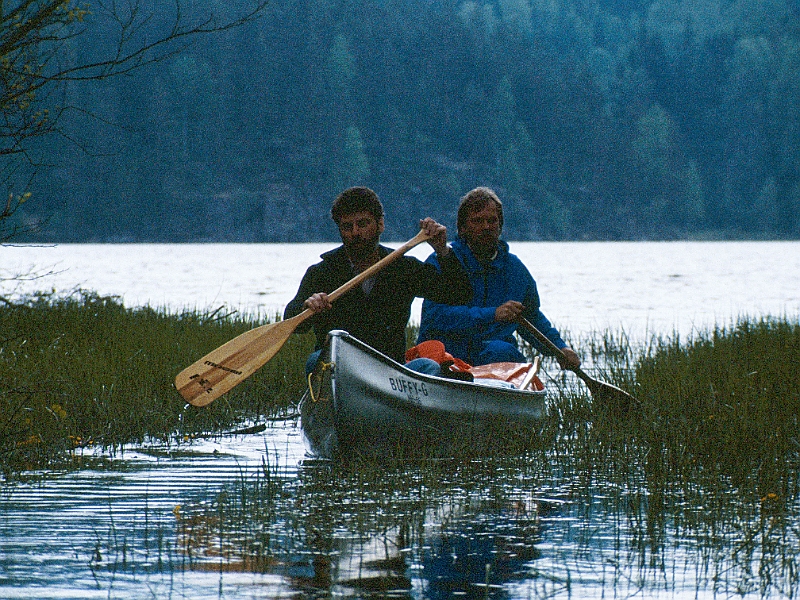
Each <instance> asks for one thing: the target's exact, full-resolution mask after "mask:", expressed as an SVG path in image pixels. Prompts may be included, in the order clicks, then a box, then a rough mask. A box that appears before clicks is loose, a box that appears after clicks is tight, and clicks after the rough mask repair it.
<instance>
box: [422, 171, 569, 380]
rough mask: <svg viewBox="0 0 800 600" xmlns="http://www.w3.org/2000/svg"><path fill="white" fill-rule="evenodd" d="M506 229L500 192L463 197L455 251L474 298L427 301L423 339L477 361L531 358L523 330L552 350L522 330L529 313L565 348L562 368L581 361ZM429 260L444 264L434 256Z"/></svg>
mask: <svg viewBox="0 0 800 600" xmlns="http://www.w3.org/2000/svg"><path fill="white" fill-rule="evenodd" d="M502 229H503V204H502V203H501V202H500V199H499V198H498V197H497V194H495V193H494V191H492V190H491V189H489V188H485V187H479V188H476V189H474V190H472V191H471V192H469V193H468V194H466V195H465V196H464V197H463V198H462V199H461V203H460V204H459V208H458V239H457V240H456V241H455V242H453V244H452V252H453V254H455V255H456V256H457V257H458V259H459V261H460V262H461V263H462V264H463V265H464V268H465V269H466V270H467V273H468V274H469V278H470V281H471V282H472V290H473V296H472V302H471V303H468V304H465V305H462V306H447V305H444V304H441V303H439V302H437V301H436V300H435V299H431V300H425V302H423V304H422V320H421V322H420V330H419V338H418V340H417V342H418V343H419V342H424V341H426V340H440V341H441V342H442V343H444V346H445V349H446V350H447V352H449V353H450V354H452V355H453V356H455V357H457V358H460V359H461V360H463V361H465V362H468V363H470V364H472V365H485V364H489V363H494V362H525V357H524V356H523V355H522V353H521V352H520V351H519V349H518V347H517V340H516V339H515V338H514V332H515V331H517V332H518V333H519V335H521V336H522V337H523V338H524V339H526V340H527V341H529V342H530V343H531V344H532V345H533V347H534V348H536V349H537V350H539V351H540V352H542V353H543V354H549V352H548V350H547V349H546V348H545V347H543V345H542V344H541V343H540V342H539V341H538V340H536V338H534V337H533V335H531V334H530V333H529V332H528V331H527V330H526V329H517V322H516V319H517V317H518V316H519V315H523V316H524V317H525V318H526V319H528V320H529V321H530V322H531V323H533V325H534V326H535V327H536V328H537V329H538V330H539V331H541V332H542V333H544V334H545V335H546V336H547V337H548V338H549V339H550V341H552V342H553V343H554V344H555V345H556V346H557V347H558V348H560V349H561V350H562V351H563V352H564V354H565V356H566V360H565V361H564V362H562V364H561V366H562V367H565V368H566V367H570V366H573V367H577V366H579V365H580V363H581V361H580V358H579V357H578V355H577V354H576V353H575V352H574V351H573V350H572V349H571V348H569V347H568V346H567V344H566V343H565V342H564V340H562V339H561V336H560V334H559V332H558V330H557V329H556V328H555V327H553V326H552V325H551V324H550V321H549V320H548V319H547V317H545V316H544V314H543V313H542V311H541V310H539V292H538V291H537V289H536V282H535V281H534V280H533V277H532V276H531V274H530V272H529V271H528V269H527V268H526V267H525V265H524V264H523V263H522V261H521V260H520V259H519V258H517V256H515V255H514V254H511V253H510V252H509V251H508V244H507V243H506V242H504V241H502V240H501V239H500V232H501V231H502ZM426 262H428V263H429V264H431V265H434V266H435V265H437V264H438V261H437V258H436V256H434V255H431V256H430V257H429V258H428V260H427V261H426ZM560 362H561V361H560Z"/></svg>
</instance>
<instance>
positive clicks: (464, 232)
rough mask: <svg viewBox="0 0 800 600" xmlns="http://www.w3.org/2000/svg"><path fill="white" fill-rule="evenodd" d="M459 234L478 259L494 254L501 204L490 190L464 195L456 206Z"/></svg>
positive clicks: (500, 223) (501, 209)
mask: <svg viewBox="0 0 800 600" xmlns="http://www.w3.org/2000/svg"><path fill="white" fill-rule="evenodd" d="M457 224H458V235H459V237H461V238H462V239H463V240H464V241H465V242H466V243H467V245H468V246H469V247H470V249H471V250H472V251H473V252H474V253H475V255H476V256H477V257H478V258H479V259H484V258H491V257H492V256H493V255H494V253H495V252H496V251H497V243H498V242H499V240H500V232H501V231H502V230H503V203H502V202H500V198H498V197H497V194H495V193H494V191H493V190H491V189H489V188H487V187H478V188H475V189H474V190H472V191H470V192H467V194H466V195H465V196H464V197H463V198H461V202H460V203H459V205H458V221H457Z"/></svg>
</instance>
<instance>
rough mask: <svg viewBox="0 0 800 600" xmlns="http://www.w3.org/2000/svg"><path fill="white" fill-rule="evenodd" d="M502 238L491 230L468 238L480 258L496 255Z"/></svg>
mask: <svg viewBox="0 0 800 600" xmlns="http://www.w3.org/2000/svg"><path fill="white" fill-rule="evenodd" d="M499 241H500V238H499V237H498V236H497V235H496V234H495V233H493V232H491V231H484V232H483V233H480V234H478V235H476V236H470V239H468V240H467V245H468V246H469V248H470V250H472V253H473V254H475V256H476V258H478V259H479V260H485V259H488V258H491V257H492V256H494V253H495V252H497V244H498V242H499Z"/></svg>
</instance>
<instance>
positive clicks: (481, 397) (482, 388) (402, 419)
mask: <svg viewBox="0 0 800 600" xmlns="http://www.w3.org/2000/svg"><path fill="white" fill-rule="evenodd" d="M544 413H545V392H544V391H543V390H526V391H522V390H517V389H511V388H499V387H494V386H490V385H484V384H482V383H473V382H465V381H456V380H452V379H447V378H443V377H435V376H430V375H424V374H421V373H417V372H415V371H411V370H410V369H407V368H406V367H405V366H403V365H401V364H399V363H397V362H395V361H393V360H391V359H390V358H388V357H387V356H385V355H383V354H381V353H380V352H378V351H376V350H374V349H373V348H371V347H369V346H367V345H366V344H364V343H363V342H360V341H359V340H357V339H355V338H353V337H352V336H350V335H349V334H348V333H346V332H344V331H332V332H331V333H330V335H329V337H328V342H327V344H326V347H325V348H324V349H323V352H322V354H321V356H320V361H319V363H318V364H317V368H316V369H315V371H314V373H313V374H312V376H311V386H310V391H307V392H306V394H305V396H304V397H303V400H302V402H301V423H302V427H303V432H304V434H305V437H306V439H307V441H308V442H309V445H310V447H311V450H312V452H314V453H315V454H317V455H320V456H324V457H332V456H334V455H336V454H340V453H342V452H347V453H350V452H353V451H355V452H357V453H372V452H380V453H385V452H386V451H391V452H403V453H409V454H412V453H413V454H418V453H423V454H427V453H435V454H439V453H441V452H442V451H444V452H447V453H452V452H463V451H467V452H477V453H483V452H485V451H487V450H489V451H491V450H494V449H499V448H501V447H507V446H510V445H512V444H513V445H519V444H520V443H522V444H525V443H528V442H530V441H532V440H534V439H536V438H537V437H538V434H539V431H540V428H541V422H542V418H543V416H544Z"/></svg>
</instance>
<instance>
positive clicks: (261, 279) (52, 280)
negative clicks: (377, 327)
mask: <svg viewBox="0 0 800 600" xmlns="http://www.w3.org/2000/svg"><path fill="white" fill-rule="evenodd" d="M332 247H333V244H186V245H158V244H145V245H128V244H118V245H112V244H99V245H96V244H86V245H69V244H68V245H59V246H39V247H12V246H5V247H0V295H2V296H7V297H8V296H14V295H19V294H23V293H28V292H30V291H33V290H48V289H50V288H55V289H58V290H61V291H64V290H70V289H74V288H76V287H85V288H90V289H93V290H96V291H97V292H99V293H100V294H103V295H117V296H120V297H121V298H122V299H123V301H124V302H125V304H126V305H128V306H141V305H145V304H149V305H151V306H153V307H168V308H170V309H172V310H180V309H199V310H206V309H211V310H213V309H215V308H218V307H219V306H223V305H224V306H227V307H230V308H233V309H236V310H240V311H243V312H249V313H258V314H265V315H273V314H274V313H275V312H278V311H282V310H283V307H284V306H286V304H287V302H289V300H291V298H292V297H293V295H294V293H295V291H296V290H297V286H298V285H299V283H300V278H301V277H302V275H303V273H304V271H305V269H306V267H307V266H308V265H309V264H311V263H312V262H317V261H318V260H319V255H320V254H321V253H322V252H324V251H326V250H329V249H331V248H332ZM511 247H512V251H514V252H515V253H517V254H518V255H519V256H520V257H521V258H522V260H523V261H524V262H525V264H526V265H527V266H528V267H529V269H530V270H531V272H532V273H533V276H534V278H535V279H536V281H537V284H538V286H539V291H540V296H541V300H542V309H543V311H544V312H545V314H546V315H547V316H548V317H549V318H550V320H551V321H553V323H555V324H556V325H557V326H558V327H559V328H560V329H562V330H564V331H568V332H572V333H574V334H575V335H578V334H582V333H586V332H588V331H593V330H594V331H601V332H602V331H605V330H608V329H610V330H612V331H617V330H624V331H625V332H627V333H628V334H630V335H633V336H643V335H646V334H648V333H665V334H671V333H672V332H673V331H676V330H677V331H679V332H680V333H681V334H684V335H687V334H690V333H691V332H692V331H694V330H696V329H703V328H707V327H709V326H713V325H714V324H720V325H727V324H729V323H730V321H731V320H732V319H736V318H737V317H739V316H745V315H747V316H754V315H755V316H758V315H763V314H772V315H776V316H780V315H784V314H788V315H798V314H800V242H614V243H610V242H553V243H541V242H536V243H533V242H515V243H512V244H511ZM410 254H411V255H413V256H417V257H418V258H425V257H426V256H427V255H428V254H429V247H428V246H427V245H426V244H424V245H422V246H419V247H417V248H414V249H413V250H412V251H411V252H410ZM21 273H22V274H27V275H28V276H27V278H26V280H25V281H14V280H12V279H11V277H12V276H13V275H18V274H21ZM37 276H40V277H37ZM419 309H420V302H419V301H418V302H417V303H415V306H414V311H413V313H412V320H416V321H419Z"/></svg>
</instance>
